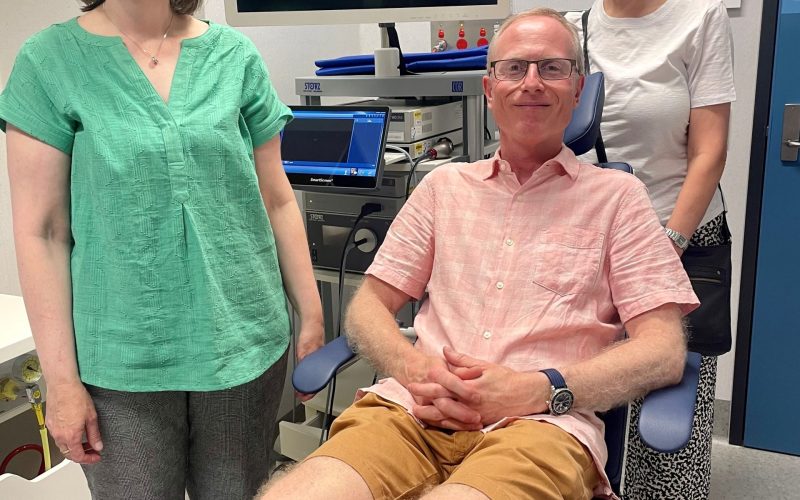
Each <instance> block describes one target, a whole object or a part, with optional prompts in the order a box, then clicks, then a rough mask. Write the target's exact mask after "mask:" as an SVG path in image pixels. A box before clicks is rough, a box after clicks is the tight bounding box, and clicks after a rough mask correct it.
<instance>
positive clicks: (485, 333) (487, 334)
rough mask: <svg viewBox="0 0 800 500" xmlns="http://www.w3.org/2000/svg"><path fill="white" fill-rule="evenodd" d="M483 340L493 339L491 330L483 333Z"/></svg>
mask: <svg viewBox="0 0 800 500" xmlns="http://www.w3.org/2000/svg"><path fill="white" fill-rule="evenodd" d="M483 338H485V339H486V340H489V339H490V338H492V332H490V331H489V330H486V331H485V332H483Z"/></svg>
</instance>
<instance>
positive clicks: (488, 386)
mask: <svg viewBox="0 0 800 500" xmlns="http://www.w3.org/2000/svg"><path fill="white" fill-rule="evenodd" d="M443 353H444V359H441V358H435V357H432V356H424V358H419V359H418V360H416V361H415V362H413V363H411V364H410V365H409V366H408V367H407V369H406V381H405V382H406V383H405V384H404V385H405V386H406V389H408V391H409V392H410V393H411V395H412V396H413V397H414V400H415V401H416V404H415V405H414V406H413V407H412V409H411V411H412V414H413V415H414V416H415V417H417V418H418V419H419V420H421V421H423V422H425V423H426V424H428V425H432V426H435V427H440V428H444V429H452V430H458V431H465V430H466V431H475V430H480V429H482V428H483V427H484V426H486V425H490V424H493V423H495V422H498V421H499V420H501V419H502V418H504V417H512V416H523V415H529V414H534V413H541V412H544V411H546V410H547V404H546V400H547V397H548V395H549V382H547V377H546V376H545V375H544V374H542V373H539V372H518V371H515V370H512V369H510V368H507V367H505V366H502V365H498V364H494V363H489V362H487V361H483V360H480V359H476V358H472V357H470V356H467V355H466V354H461V353H459V352H456V351H454V350H453V349H451V348H449V347H444V349H443Z"/></svg>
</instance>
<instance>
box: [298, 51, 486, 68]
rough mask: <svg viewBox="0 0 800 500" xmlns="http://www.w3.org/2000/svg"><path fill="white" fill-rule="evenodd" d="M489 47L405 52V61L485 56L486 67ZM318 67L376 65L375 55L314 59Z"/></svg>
mask: <svg viewBox="0 0 800 500" xmlns="http://www.w3.org/2000/svg"><path fill="white" fill-rule="evenodd" d="M487 52H488V48H487V47H473V48H471V49H464V50H446V51H444V52H411V53H408V52H403V61H404V62H405V63H406V64H408V63H412V62H417V61H434V60H436V59H459V58H462V57H475V56H483V61H484V63H483V65H484V67H486V54H487ZM314 64H315V65H316V66H317V67H318V68H336V67H347V66H367V65H371V66H374V64H375V56H374V55H373V54H363V55H357V56H343V57H337V58H335V59H320V60H317V61H314Z"/></svg>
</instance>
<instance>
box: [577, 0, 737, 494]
mask: <svg viewBox="0 0 800 500" xmlns="http://www.w3.org/2000/svg"><path fill="white" fill-rule="evenodd" d="M582 14H583V13H582V12H577V13H568V14H567V17H568V18H569V19H570V20H571V21H573V22H574V23H575V24H576V25H577V26H578V29H579V30H582V19H581V18H582ZM586 31H587V52H588V58H589V63H590V67H591V71H592V72H597V71H600V72H603V73H604V75H605V85H606V99H605V107H604V110H603V121H602V125H601V131H602V138H603V141H604V143H605V149H606V152H607V155H608V158H609V160H611V161H625V162H628V163H630V164H631V165H632V166H633V168H634V170H635V172H636V175H637V176H638V177H639V178H640V179H641V180H642V181H643V182H644V183H645V184H646V185H647V188H648V190H649V192H650V198H651V200H652V202H653V206H654V207H655V209H656V212H657V213H658V215H659V217H660V219H661V223H662V224H663V225H664V227H665V228H669V229H671V230H672V231H674V233H673V236H674V238H673V241H675V240H677V241H678V242H680V241H681V236H682V237H683V238H685V239H686V240H691V241H690V245H697V246H710V245H718V244H722V243H727V241H728V240H729V233H728V231H727V225H726V224H725V222H724V214H723V202H722V197H721V191H720V190H719V189H718V188H717V186H718V184H719V181H720V178H721V176H722V171H723V168H724V166H725V159H726V150H727V137H728V123H729V118H730V106H731V104H730V103H731V102H732V101H734V100H735V99H736V93H735V90H734V85H733V55H732V51H733V42H732V36H731V28H730V21H729V19H728V16H727V12H726V10H725V6H724V5H723V3H722V1H721V0H595V2H594V4H593V6H592V8H591V10H590V12H589V14H588V19H587V30H586ZM581 35H582V36H583V33H581ZM589 160H590V161H594V158H589ZM675 233H677V235H678V236H675ZM675 250H676V252H677V253H678V254H682V253H683V249H682V248H681V247H680V245H678V243H676V244H675ZM715 379H716V357H713V356H704V358H703V365H702V368H701V383H700V388H699V390H698V403H697V408H696V415H695V426H694V430H693V434H692V439H691V441H690V443H689V445H688V446H687V448H686V449H684V450H683V451H682V452H680V453H677V454H673V455H663V454H661V455H659V454H655V453H653V452H651V451H649V450H647V449H646V448H645V447H644V446H642V444H641V442H640V440H639V439H638V434H637V433H635V432H633V433H631V439H630V440H629V449H628V459H627V465H626V476H625V477H626V487H625V491H624V494H625V496H629V497H631V498H652V497H659V498H705V497H707V496H708V486H709V475H710V457H711V449H710V448H711V431H712V420H713V400H714V386H715ZM638 413H639V404H635V405H633V418H632V422H633V424H632V425H635V424H636V423H637V422H638ZM655 478H658V479H659V483H657V484H656V483H653V480H654V479H655ZM662 480H663V482H661V481H662Z"/></svg>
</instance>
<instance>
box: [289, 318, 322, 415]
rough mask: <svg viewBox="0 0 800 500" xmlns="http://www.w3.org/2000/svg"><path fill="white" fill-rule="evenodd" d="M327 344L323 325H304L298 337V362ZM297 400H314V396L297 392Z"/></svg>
mask: <svg viewBox="0 0 800 500" xmlns="http://www.w3.org/2000/svg"><path fill="white" fill-rule="evenodd" d="M324 343H325V328H324V326H323V325H322V323H318V322H313V323H311V324H309V325H306V324H303V326H302V327H300V334H299V335H298V336H297V346H296V347H295V351H296V353H297V361H300V360H301V359H303V358H305V357H306V356H308V355H309V354H311V353H312V352H314V351H316V350H317V349H319V348H320V347H322V345H323V344H324ZM295 395H296V396H297V399H299V400H300V401H308V400H309V399H311V398H313V397H314V395H313V394H303V393H301V392H297V391H295Z"/></svg>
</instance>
